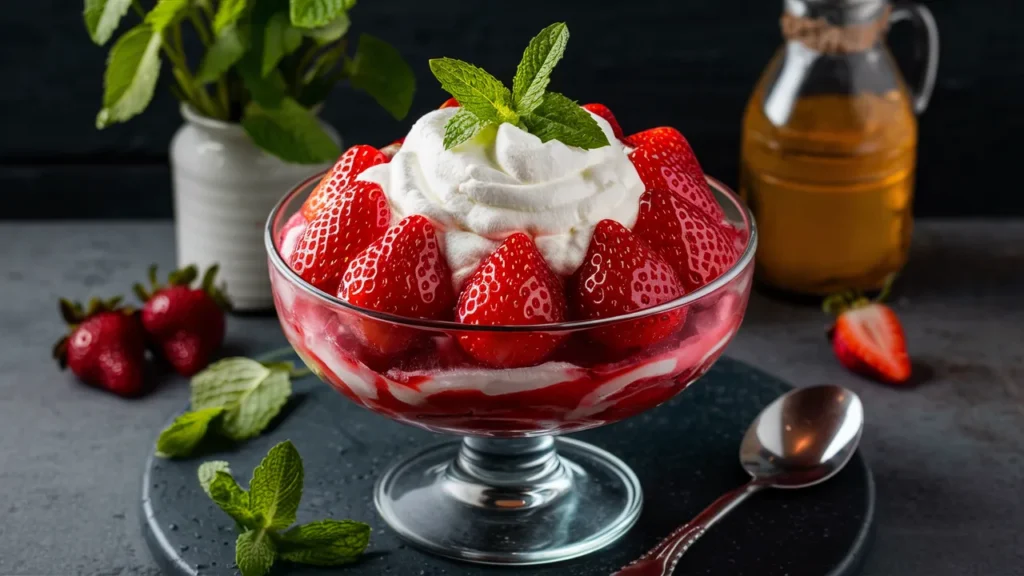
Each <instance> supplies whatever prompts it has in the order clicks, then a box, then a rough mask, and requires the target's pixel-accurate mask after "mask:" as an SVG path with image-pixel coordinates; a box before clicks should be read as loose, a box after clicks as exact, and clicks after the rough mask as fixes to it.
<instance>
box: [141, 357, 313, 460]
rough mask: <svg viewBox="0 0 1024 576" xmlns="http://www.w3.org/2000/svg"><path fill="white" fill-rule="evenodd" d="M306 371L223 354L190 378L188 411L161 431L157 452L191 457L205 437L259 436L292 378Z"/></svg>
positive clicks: (288, 390) (284, 400)
mask: <svg viewBox="0 0 1024 576" xmlns="http://www.w3.org/2000/svg"><path fill="white" fill-rule="evenodd" d="M305 373H306V372H305V371H302V370H296V369H295V367H294V366H293V365H292V364H291V363H290V362H258V361H256V360H251V359H249V358H225V359H224V360H221V361H219V362H215V363H213V364H211V365H209V366H208V367H207V368H206V369H205V370H203V371H202V372H200V373H198V374H196V375H195V376H193V377H192V383H191V388H192V399H191V403H192V409H191V410H190V411H188V412H185V413H184V414H182V415H181V416H178V417H177V418H176V419H175V420H174V422H173V423H171V425H170V426H168V427H167V428H165V429H164V430H163V432H161V433H160V437H159V438H158V439H157V442H156V454H157V456H160V457H163V458H178V457H185V456H188V455H190V454H191V453H192V452H193V451H194V450H195V449H196V447H197V446H198V445H199V444H200V442H202V441H203V439H204V438H206V437H208V436H210V435H216V436H221V437H224V438H227V439H228V440H233V441H240V440H246V439H249V438H252V437H253V436H257V435H259V434H260V433H261V432H263V430H264V429H265V428H266V427H267V425H268V424H270V422H271V420H273V419H274V417H275V416H277V415H278V413H280V412H281V408H282V407H284V405H285V403H287V402H288V398H289V397H290V396H291V393H292V385H291V379H292V378H295V377H299V376H302V375H304V374H305Z"/></svg>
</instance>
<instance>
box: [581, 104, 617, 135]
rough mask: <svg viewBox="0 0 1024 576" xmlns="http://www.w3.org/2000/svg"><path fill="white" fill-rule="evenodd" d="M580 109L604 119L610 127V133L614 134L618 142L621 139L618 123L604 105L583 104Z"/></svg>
mask: <svg viewBox="0 0 1024 576" xmlns="http://www.w3.org/2000/svg"><path fill="white" fill-rule="evenodd" d="M582 108H583V109H584V110H586V111H587V112H590V113H592V114H597V115H598V116H600V117H601V118H604V119H605V120H606V121H607V122H608V123H609V124H611V125H612V133H613V134H615V137H616V138H618V139H620V140H621V139H622V127H621V126H619V121H618V120H616V119H615V114H612V111H611V110H609V109H608V107H607V106H605V105H604V104H584V105H583V106H582Z"/></svg>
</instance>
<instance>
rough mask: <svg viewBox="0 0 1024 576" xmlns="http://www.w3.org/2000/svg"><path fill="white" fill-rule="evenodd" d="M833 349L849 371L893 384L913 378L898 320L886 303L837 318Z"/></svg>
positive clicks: (862, 307) (860, 307)
mask: <svg viewBox="0 0 1024 576" xmlns="http://www.w3.org/2000/svg"><path fill="white" fill-rule="evenodd" d="M832 349H833V351H834V352H835V354H836V357H837V358H838V359H839V362H840V363H841V364H842V365H843V366H845V367H846V368H848V369H850V370H852V371H853V372H856V373H858V374H862V375H864V376H867V377H869V378H874V379H877V380H881V381H882V382H888V383H891V384H901V383H904V382H906V381H907V380H909V379H910V374H911V364H910V357H909V356H908V355H907V346H906V337H905V336H904V333H903V327H902V326H901V325H900V321H899V318H897V317H896V313H895V312H893V310H892V309H891V308H889V307H888V306H885V305H884V304H878V303H869V304H863V305H856V304H855V305H854V306H853V307H852V308H849V309H848V310H846V311H844V312H842V313H841V314H840V315H839V318H837V319H836V324H835V327H834V329H833V332H832Z"/></svg>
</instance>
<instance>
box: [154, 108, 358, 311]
mask: <svg viewBox="0 0 1024 576" xmlns="http://www.w3.org/2000/svg"><path fill="white" fill-rule="evenodd" d="M181 114H182V116H183V117H184V118H185V124H184V125H182V127H181V128H179V129H178V132H177V134H175V135H174V138H173V140H171V150H170V160H171V174H172V178H173V184H174V231H175V238H176V244H177V255H178V257H177V260H178V266H179V267H182V266H187V265H189V264H195V265H197V266H198V267H199V268H200V270H201V271H202V270H205V269H206V268H207V267H208V266H210V265H212V264H220V273H219V275H218V279H219V280H218V283H224V284H226V286H227V293H228V296H229V297H230V298H231V301H232V303H233V304H234V307H235V310H238V311H260V310H268V309H271V308H273V305H274V301H273V298H272V296H271V293H270V279H269V276H268V272H267V256H266V251H265V249H264V246H263V229H264V225H265V223H266V220H267V215H268V214H270V210H271V209H272V208H273V207H274V205H275V204H276V203H277V201H278V200H280V199H281V197H282V196H284V194H285V193H286V192H287V191H288V190H290V189H291V188H292V187H293V186H295V185H296V184H297V183H298V182H300V181H301V180H303V179H305V178H307V177H309V176H311V175H312V174H315V173H316V172H319V171H321V170H325V169H327V168H328V167H330V164H329V163H328V164H324V165H322V166H318V165H300V164H288V163H286V162H284V161H282V160H279V159H278V158H275V157H273V156H271V155H269V154H267V153H265V152H263V151H262V150H260V149H259V148H257V147H256V145H255V144H253V143H252V141H251V140H250V139H249V137H248V136H247V135H246V133H245V131H244V130H242V127H241V126H239V125H238V124H230V123H227V122H221V121H219V120H213V119H211V118H206V117H203V116H200V115H199V114H197V113H196V112H195V111H194V110H192V109H191V108H190V107H188V106H184V105H183V106H182V108H181ZM323 126H324V129H325V130H327V132H328V134H330V135H331V137H332V138H333V139H334V140H335V141H336V142H338V144H339V145H340V144H341V139H340V138H339V137H338V134H337V132H335V131H334V129H332V128H331V127H330V126H327V125H326V124H324V125H323Z"/></svg>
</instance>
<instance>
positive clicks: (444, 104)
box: [437, 98, 462, 110]
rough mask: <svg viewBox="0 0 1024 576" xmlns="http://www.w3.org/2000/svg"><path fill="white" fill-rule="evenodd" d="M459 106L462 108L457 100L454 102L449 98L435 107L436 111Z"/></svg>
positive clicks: (453, 99)
mask: <svg viewBox="0 0 1024 576" xmlns="http://www.w3.org/2000/svg"><path fill="white" fill-rule="evenodd" d="M459 106H462V105H461V104H459V101H458V100H456V99H455V98H449V99H447V100H445V101H444V102H442V103H441V105H440V106H438V107H437V109H438V110H444V109H445V108H458V107H459Z"/></svg>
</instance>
